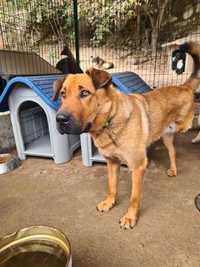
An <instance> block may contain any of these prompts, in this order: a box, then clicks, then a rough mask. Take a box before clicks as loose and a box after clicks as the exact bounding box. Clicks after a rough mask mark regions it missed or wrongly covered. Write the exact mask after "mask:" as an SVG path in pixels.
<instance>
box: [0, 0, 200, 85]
mask: <svg viewBox="0 0 200 267" xmlns="http://www.w3.org/2000/svg"><path fill="white" fill-rule="evenodd" d="M186 40H199V41H200V3H199V1H198V0H193V1H189V0H159V1H157V0H152V1H142V0H141V1H140V0H138V1H134V0H74V1H72V0H68V1H67V0H44V1H41V0H40V1H39V0H32V1H28V0H23V1H22V0H2V1H1V2H0V46H1V47H2V48H3V49H11V50H17V51H35V52H36V53H38V54H39V55H40V56H42V57H43V58H44V59H46V60H47V61H48V62H49V63H50V64H52V65H55V64H56V62H57V61H58V60H59V59H60V57H61V56H60V53H61V51H62V49H63V46H64V45H66V44H67V45H68V46H69V47H70V48H71V51H72V52H73V53H74V54H76V56H77V58H78V60H79V59H80V66H81V68H82V69H83V70H85V69H86V68H88V67H90V66H91V65H98V67H100V68H102V67H104V66H106V67H108V66H110V67H112V65H114V66H113V68H111V69H109V70H108V71H110V72H117V71H125V70H131V71H134V72H136V73H138V74H139V75H141V76H142V77H143V78H144V80H145V81H146V82H147V83H148V84H150V85H151V86H152V87H157V86H161V85H166V84H172V83H175V84H176V83H179V82H181V81H183V80H184V79H185V78H186V77H187V75H188V73H187V72H190V71H191V63H190V60H187V66H186V70H187V72H186V73H185V74H183V75H180V76H179V77H178V76H177V75H176V74H174V73H173V72H172V70H171V61H170V59H171V51H170V49H169V44H171V43H173V42H176V43H178V42H179V43H180V42H184V41H186ZM106 63H107V65H106Z"/></svg>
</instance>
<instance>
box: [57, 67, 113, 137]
mask: <svg viewBox="0 0 200 267" xmlns="http://www.w3.org/2000/svg"><path fill="white" fill-rule="evenodd" d="M110 83H111V75H110V74H109V73H107V72H105V71H102V70H97V69H94V68H91V69H89V70H88V71H86V73H84V74H69V75H68V76H67V77H66V78H65V79H63V80H57V81H56V82H55V83H54V96H53V97H52V99H53V100H56V99H57V98H58V96H59V95H60V97H61V106H60V108H59V110H58V112H57V115H56V121H57V128H58V130H59V132H60V133H61V134H64V133H67V134H80V133H83V132H88V131H89V130H90V129H91V127H92V124H93V121H94V120H95V118H96V116H97V114H98V111H99V110H100V109H99V108H100V106H103V105H105V103H106V99H107V97H106V96H107V92H106V91H107V88H108V86H109V85H110ZM100 89H101V90H100ZM107 107H108V105H107ZM105 109H106V108H104V111H105V112H106V110H105Z"/></svg>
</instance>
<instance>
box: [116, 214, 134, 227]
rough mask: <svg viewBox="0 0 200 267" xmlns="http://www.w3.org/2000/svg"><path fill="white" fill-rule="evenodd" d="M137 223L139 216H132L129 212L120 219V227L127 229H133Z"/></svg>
mask: <svg viewBox="0 0 200 267" xmlns="http://www.w3.org/2000/svg"><path fill="white" fill-rule="evenodd" d="M136 223H137V217H136V216H130V215H129V214H128V213H126V214H125V215H124V216H123V217H122V218H121V219H120V220H119V224H120V228H122V229H124V230H127V229H133V228H134V226H135V225H136Z"/></svg>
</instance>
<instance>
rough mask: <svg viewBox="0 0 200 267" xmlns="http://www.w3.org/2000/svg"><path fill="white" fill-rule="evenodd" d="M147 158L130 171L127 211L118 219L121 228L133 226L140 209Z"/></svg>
mask: <svg viewBox="0 0 200 267" xmlns="http://www.w3.org/2000/svg"><path fill="white" fill-rule="evenodd" d="M146 165H147V160H144V164H142V165H140V166H139V167H138V168H134V169H133V171H132V192H131V198H130V205H129V208H128V212H127V213H126V214H125V215H124V216H123V217H122V218H121V220H120V221H119V223H120V227H121V228H123V229H125V230H126V229H130V228H131V229H133V227H134V226H135V224H136V222H137V219H138V216H139V209H140V199H141V194H142V186H143V176H144V172H145V169H146Z"/></svg>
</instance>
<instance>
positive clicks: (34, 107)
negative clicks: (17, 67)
mask: <svg viewBox="0 0 200 267" xmlns="http://www.w3.org/2000/svg"><path fill="white" fill-rule="evenodd" d="M62 77H63V75H60V74H57V75H42V76H38V75H37V76H27V77H16V78H13V79H11V80H10V81H9V82H8V84H7V86H6V87H5V89H4V91H3V93H2V95H1V96H0V104H1V105H0V107H1V109H2V110H5V109H4V107H6V106H7V102H8V106H9V110H10V115H11V122H12V126H13V132H14V137H15V142H16V147H17V152H18V156H19V158H20V159H21V160H24V159H26V156H27V155H31V156H42V157H49V158H53V159H54V160H55V162H56V163H64V162H65V161H68V160H70V159H71V157H72V153H73V151H74V150H75V149H77V147H79V145H80V138H79V136H75V135H61V134H60V133H59V132H58V131H57V129H56V111H57V109H58V107H59V100H58V101H56V102H53V101H52V100H51V97H52V94H53V82H54V81H55V80H57V79H59V78H62Z"/></svg>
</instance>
